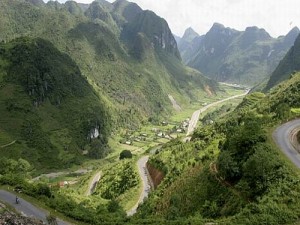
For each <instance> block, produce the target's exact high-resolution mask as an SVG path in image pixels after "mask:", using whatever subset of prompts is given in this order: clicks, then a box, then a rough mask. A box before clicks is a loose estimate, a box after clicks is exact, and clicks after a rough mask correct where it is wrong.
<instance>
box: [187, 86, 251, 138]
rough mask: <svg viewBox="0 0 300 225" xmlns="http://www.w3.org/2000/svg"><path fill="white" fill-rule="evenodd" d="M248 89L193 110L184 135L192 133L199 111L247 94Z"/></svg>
mask: <svg viewBox="0 0 300 225" xmlns="http://www.w3.org/2000/svg"><path fill="white" fill-rule="evenodd" d="M249 91H250V90H247V91H246V92H245V93H244V94H240V95H235V96H232V97H229V98H225V99H223V100H220V101H217V102H213V103H211V104H209V105H207V106H205V107H203V108H201V109H199V110H197V111H195V112H194V113H193V115H192V118H191V119H190V123H189V127H188V130H187V133H186V136H189V135H190V134H192V133H193V132H194V130H195V128H196V126H197V123H198V120H199V116H200V114H201V113H203V112H205V111H206V110H208V109H209V108H211V107H213V106H216V105H218V104H220V103H223V102H226V101H229V100H232V99H235V98H239V97H243V96H245V95H247V94H248V93H249Z"/></svg>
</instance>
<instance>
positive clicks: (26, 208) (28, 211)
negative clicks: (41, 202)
mask: <svg viewBox="0 0 300 225" xmlns="http://www.w3.org/2000/svg"><path fill="white" fill-rule="evenodd" d="M19 199H20V203H19V204H15V201H16V196H15V195H14V194H12V193H10V192H8V191H4V190H0V200H1V201H3V202H5V203H7V204H9V205H10V206H12V207H14V208H15V209H16V210H17V211H18V212H20V213H22V214H24V215H26V216H28V217H34V218H37V219H39V220H42V221H44V222H45V223H46V222H47V220H46V216H47V215H48V214H49V213H48V212H47V211H45V210H42V209H38V208H37V207H35V206H33V205H32V204H30V203H29V202H27V201H25V200H24V199H22V198H19ZM57 221H58V225H69V224H70V223H67V222H65V221H62V220H60V219H58V220H57Z"/></svg>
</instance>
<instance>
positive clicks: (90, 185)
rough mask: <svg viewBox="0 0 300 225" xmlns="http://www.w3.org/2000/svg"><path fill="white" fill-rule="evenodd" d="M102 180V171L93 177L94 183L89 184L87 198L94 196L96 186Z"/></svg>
mask: <svg viewBox="0 0 300 225" xmlns="http://www.w3.org/2000/svg"><path fill="white" fill-rule="evenodd" d="M100 179H101V171H100V172H98V173H96V175H95V176H94V177H93V179H92V181H91V182H90V183H89V186H88V190H87V192H86V196H89V195H91V194H93V192H94V191H95V189H96V185H97V183H98V182H99V180H100Z"/></svg>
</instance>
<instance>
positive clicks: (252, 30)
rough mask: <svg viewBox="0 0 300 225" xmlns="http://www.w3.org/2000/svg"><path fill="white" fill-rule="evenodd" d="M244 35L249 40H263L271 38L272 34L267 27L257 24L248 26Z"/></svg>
mask: <svg viewBox="0 0 300 225" xmlns="http://www.w3.org/2000/svg"><path fill="white" fill-rule="evenodd" d="M243 36H244V38H246V39H247V42H255V41H258V40H261V41H263V40H268V39H270V38H271V36H270V34H269V33H268V32H267V31H266V30H265V29H263V28H258V27H256V26H253V27H247V28H246V30H245V32H244V34H243ZM248 44H250V43H248Z"/></svg>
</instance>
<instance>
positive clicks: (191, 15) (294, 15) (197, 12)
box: [45, 0, 300, 37]
mask: <svg viewBox="0 0 300 225" xmlns="http://www.w3.org/2000/svg"><path fill="white" fill-rule="evenodd" d="M45 1H46V0H45ZM75 1H77V2H81V3H91V2H92V0H75ZM130 1H131V2H135V3H137V4H138V5H139V6H140V7H141V8H142V9H149V10H152V11H154V12H155V13H156V14H157V15H159V16H160V17H163V18H164V19H166V20H167V22H168V24H169V26H170V28H171V30H172V32H173V33H174V34H176V35H179V36H182V35H183V33H184V31H185V29H186V28H188V27H192V28H193V29H194V30H195V31H197V32H198V33H199V34H205V33H206V32H207V31H208V30H209V29H210V28H211V26H212V25H213V23H214V22H218V23H222V24H224V25H225V26H226V27H231V28H234V29H236V30H245V28H246V27H248V26H258V27H259V28H264V29H266V31H267V32H269V33H270V35H271V36H273V37H277V36H279V35H285V34H286V33H287V32H288V31H290V30H291V29H292V28H293V27H294V26H298V27H299V28H300V0H130ZM59 2H65V0H59ZM109 2H113V0H109Z"/></svg>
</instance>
